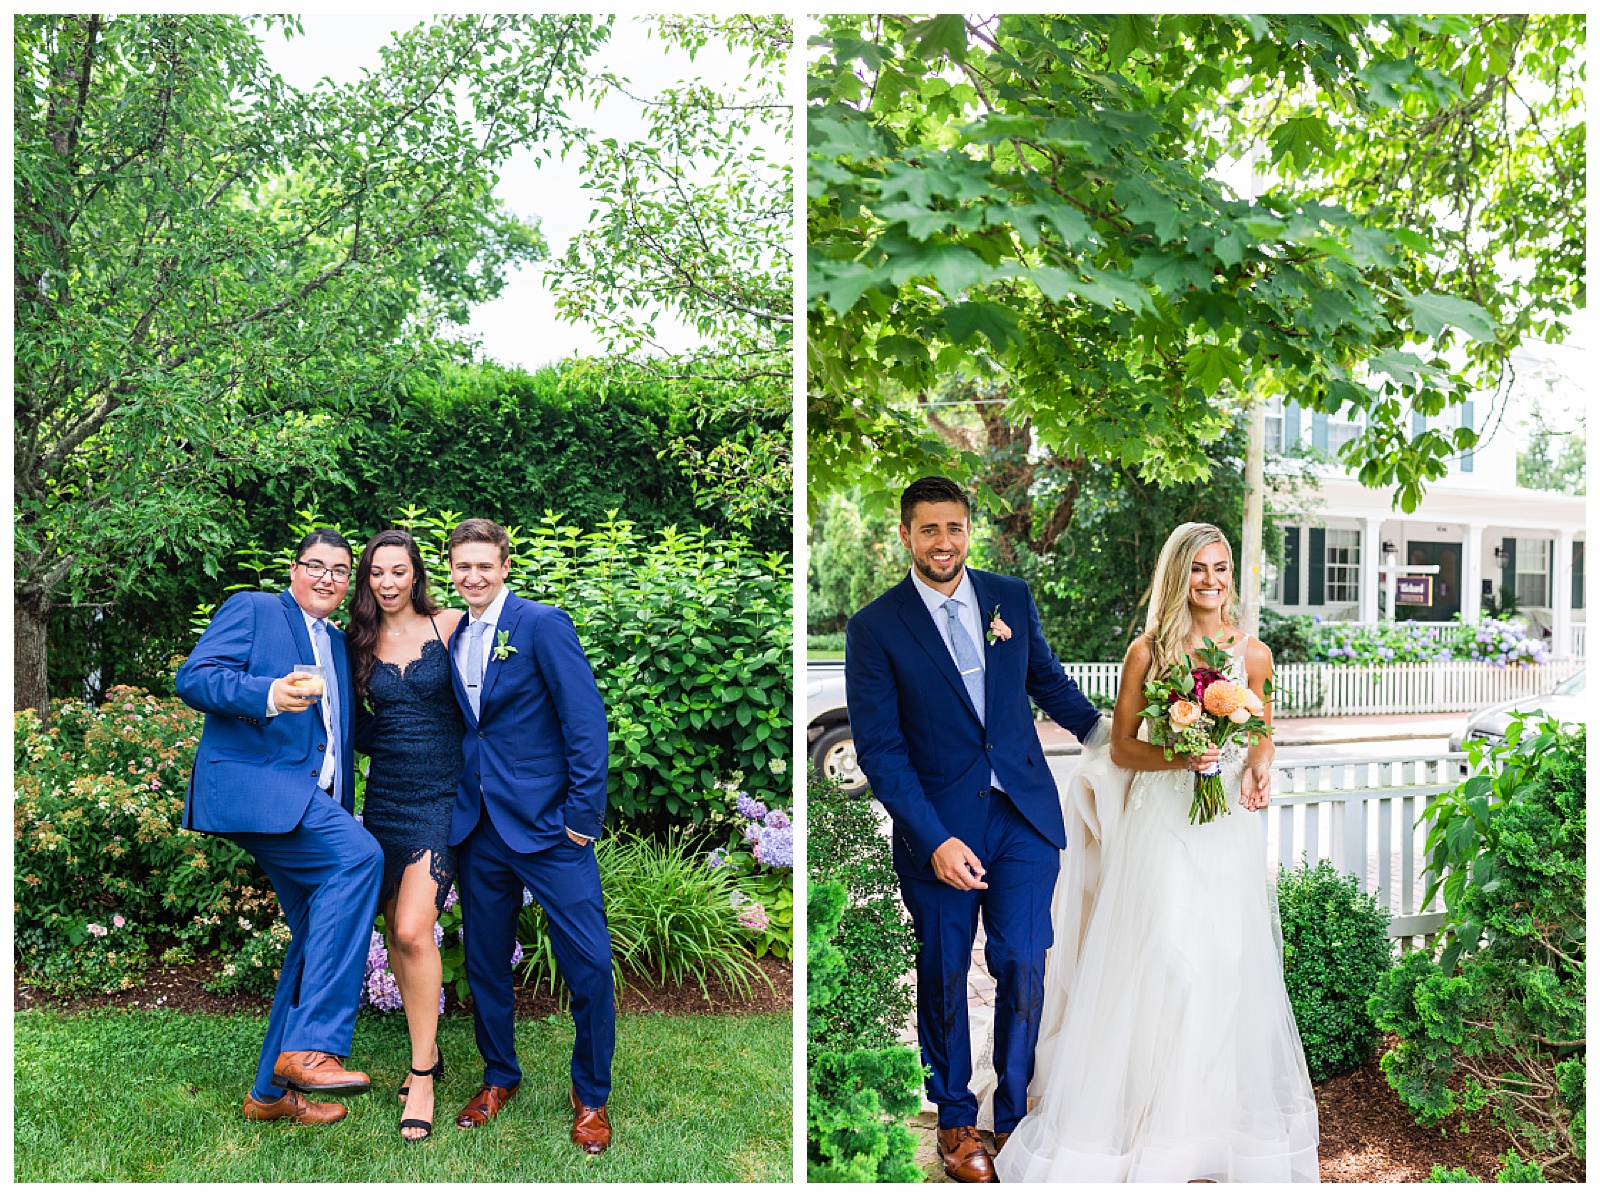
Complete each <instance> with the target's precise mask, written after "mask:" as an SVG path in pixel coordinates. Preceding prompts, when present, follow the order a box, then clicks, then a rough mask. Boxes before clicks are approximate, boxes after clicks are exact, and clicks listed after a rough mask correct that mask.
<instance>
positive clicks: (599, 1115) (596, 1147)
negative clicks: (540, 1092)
mask: <svg viewBox="0 0 1600 1201" xmlns="http://www.w3.org/2000/svg"><path fill="white" fill-rule="evenodd" d="M567 1100H569V1101H571V1102H572V1141H573V1142H575V1143H577V1144H578V1146H580V1147H582V1148H583V1149H584V1150H585V1151H587V1152H588V1153H589V1154H590V1155H599V1154H600V1153H601V1152H602V1151H604V1150H605V1149H606V1148H607V1147H609V1146H610V1145H611V1119H610V1118H608V1117H606V1107H605V1106H604V1105H602V1106H600V1107H599V1108H598V1109H596V1108H594V1107H593V1106H590V1105H585V1104H584V1103H583V1102H582V1101H580V1100H578V1090H577V1089H568V1090H567Z"/></svg>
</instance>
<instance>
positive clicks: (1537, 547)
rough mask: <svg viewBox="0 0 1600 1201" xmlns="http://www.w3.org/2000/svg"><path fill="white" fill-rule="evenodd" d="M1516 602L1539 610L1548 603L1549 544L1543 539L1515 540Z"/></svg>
mask: <svg viewBox="0 0 1600 1201" xmlns="http://www.w3.org/2000/svg"><path fill="white" fill-rule="evenodd" d="M1517 600H1518V602H1519V603H1521V604H1523V605H1532V606H1533V607H1535V608H1539V609H1542V608H1544V607H1545V606H1546V605H1548V604H1549V603H1550V544H1549V543H1548V542H1546V541H1545V540H1544V539H1543V538H1518V539H1517Z"/></svg>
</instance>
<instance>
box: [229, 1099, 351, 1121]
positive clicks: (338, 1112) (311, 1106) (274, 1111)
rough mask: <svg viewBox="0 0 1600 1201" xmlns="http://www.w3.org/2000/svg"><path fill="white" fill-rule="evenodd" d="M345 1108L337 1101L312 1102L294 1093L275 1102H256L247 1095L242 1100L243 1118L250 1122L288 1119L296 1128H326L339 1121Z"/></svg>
mask: <svg viewBox="0 0 1600 1201" xmlns="http://www.w3.org/2000/svg"><path fill="white" fill-rule="evenodd" d="M344 1115H345V1108H344V1106H343V1105H340V1104H339V1102H337V1101H312V1100H310V1099H309V1098H307V1097H303V1096H301V1095H300V1094H299V1093H296V1092H287V1093H284V1094H283V1096H281V1097H279V1098H278V1099H277V1100H276V1101H257V1100H256V1099H255V1097H253V1096H251V1095H250V1094H249V1093H246V1094H245V1098H244V1116H245V1117H247V1118H249V1119H250V1120H251V1121H252V1122H277V1121H281V1120H282V1119H284V1118H288V1119H289V1120H290V1121H292V1122H294V1124H295V1125H296V1126H327V1125H330V1124H331V1123H333V1122H337V1121H339V1120H340V1119H341V1118H343V1117H344Z"/></svg>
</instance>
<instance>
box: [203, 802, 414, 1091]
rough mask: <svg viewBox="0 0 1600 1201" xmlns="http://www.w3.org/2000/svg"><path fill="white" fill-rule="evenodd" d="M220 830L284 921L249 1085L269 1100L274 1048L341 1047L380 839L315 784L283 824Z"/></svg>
mask: <svg viewBox="0 0 1600 1201" xmlns="http://www.w3.org/2000/svg"><path fill="white" fill-rule="evenodd" d="M222 837H223V838H226V839H228V840H229V841H230V842H233V843H236V844H237V845H238V846H239V847H241V848H243V849H244V850H245V851H247V852H249V854H250V855H252V856H253V857H254V858H255V861H256V862H257V863H259V864H260V865H261V868H262V870H263V871H265V872H266V873H267V878H268V879H269V880H271V881H272V888H273V891H274V892H276V893H277V894H278V904H279V905H280V906H281V907H282V909H283V916H284V920H285V921H286V922H288V924H289V932H290V935H291V938H290V942H289V951H288V954H287V955H285V956H284V960H283V969H282V971H280V972H279V974H278V991H277V992H276V994H274V996H273V998H272V1015H271V1016H270V1017H269V1018H268V1019H267V1035H266V1038H265V1039H264V1040H263V1042H262V1044H261V1061H260V1063H259V1064H258V1065H257V1067H256V1082H255V1088H254V1090H253V1091H254V1092H255V1095H256V1096H257V1097H259V1098H260V1099H262V1100H264V1101H271V1100H274V1099H276V1098H278V1097H281V1096H283V1091H284V1090H283V1089H282V1088H281V1087H279V1086H278V1085H275V1084H273V1083H272V1066H273V1064H274V1063H275V1062H276V1061H277V1058H278V1055H279V1053H280V1052H282V1051H326V1052H327V1053H329V1054H330V1055H339V1056H344V1055H348V1054H350V1040H351V1037H352V1035H353V1034H354V1033H355V1025H356V1009H357V1008H358V1007H359V1005H360V1004H361V984H362V979H363V977H364V975H365V970H366V966H367V948H368V946H369V945H370V943H371V936H372V918H373V915H374V914H375V913H376V912H377V909H378V885H379V883H380V882H381V881H382V879H383V849H382V848H381V847H380V846H378V840H377V839H375V838H373V837H372V835H370V834H368V833H367V832H366V831H365V830H363V829H362V828H361V824H360V823H359V822H357V821H356V819H355V818H353V817H351V816H350V815H349V814H348V813H346V812H345V811H344V809H343V808H341V807H340V806H339V805H338V804H337V803H336V802H335V801H334V799H333V798H332V797H331V796H329V795H328V794H327V793H325V792H323V791H322V790H321V789H317V790H316V793H315V795H314V796H313V797H312V799H311V804H310V805H308V806H307V807H306V811H305V815H304V816H303V817H301V819H300V824H299V825H297V826H295V828H294V829H293V830H290V831H289V832H288V833H287V834H254V833H236V834H223V835H222Z"/></svg>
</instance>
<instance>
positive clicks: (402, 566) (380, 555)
mask: <svg viewBox="0 0 1600 1201" xmlns="http://www.w3.org/2000/svg"><path fill="white" fill-rule="evenodd" d="M413 582H414V580H413V577H412V572H411V556H410V555H409V554H407V553H406V548H405V547H403V546H381V547H379V548H378V549H377V550H376V551H375V552H373V555H372V569H371V572H370V573H369V574H368V576H367V586H368V587H369V588H371V589H372V595H373V598H374V599H375V600H376V601H377V602H378V608H380V609H382V610H383V611H384V612H385V613H389V614H395V613H399V612H400V611H401V610H402V609H404V608H405V607H406V606H407V605H409V604H410V603H411V585H412V583H413Z"/></svg>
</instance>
